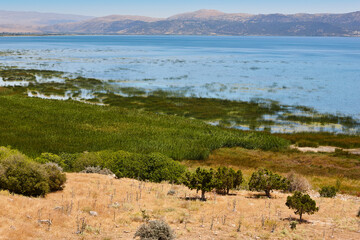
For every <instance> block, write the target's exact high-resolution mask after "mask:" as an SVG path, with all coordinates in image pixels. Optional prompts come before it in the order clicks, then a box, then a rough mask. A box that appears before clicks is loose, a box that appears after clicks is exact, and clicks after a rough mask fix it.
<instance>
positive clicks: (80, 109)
mask: <svg viewBox="0 0 360 240" xmlns="http://www.w3.org/2000/svg"><path fill="white" fill-rule="evenodd" d="M0 112H1V116H2V117H1V124H0V145H5V146H6V145H11V146H13V147H14V148H17V149H19V150H20V151H22V152H24V153H26V154H28V155H29V156H32V157H38V156H39V155H40V154H41V153H43V152H49V153H54V154H61V153H63V152H66V153H81V152H84V151H89V152H96V151H102V150H112V151H118V150H124V151H128V152H134V153H141V154H150V153H152V152H159V153H162V154H164V155H166V156H168V157H170V158H172V159H176V160H180V159H204V158H206V157H208V155H209V153H210V152H211V151H212V150H214V149H218V148H221V147H233V146H241V147H244V148H249V149H264V150H273V149H275V150H276V149H283V148H286V147H287V146H288V142H287V141H286V140H284V139H281V138H278V137H274V136H272V135H270V134H265V133H259V132H256V133H255V132H243V131H239V130H236V129H226V128H220V127H215V126H211V125H209V124H207V123H204V122H203V121H199V120H194V119H187V118H184V117H176V116H168V115H162V114H156V113H149V112H144V111H139V110H135V109H131V110H127V109H125V108H120V107H104V106H96V105H90V104H84V103H79V102H74V101H55V100H44V99H38V98H26V97H23V96H20V95H11V96H3V95H0ZM64 161H65V160H64ZM64 169H65V170H66V168H64ZM81 170H82V169H81Z"/></svg>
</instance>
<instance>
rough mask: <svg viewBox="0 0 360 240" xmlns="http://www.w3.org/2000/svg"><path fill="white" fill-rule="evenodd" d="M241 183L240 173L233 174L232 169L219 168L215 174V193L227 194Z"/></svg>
mask: <svg viewBox="0 0 360 240" xmlns="http://www.w3.org/2000/svg"><path fill="white" fill-rule="evenodd" d="M242 182H243V177H242V172H241V171H240V170H238V171H237V172H235V170H234V169H232V168H227V167H219V168H218V169H217V171H216V173H215V188H216V191H217V192H221V193H226V194H229V191H230V189H235V188H237V187H239V186H240V184H241V183H242Z"/></svg>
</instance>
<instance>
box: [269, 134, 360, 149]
mask: <svg viewBox="0 0 360 240" xmlns="http://www.w3.org/2000/svg"><path fill="white" fill-rule="evenodd" d="M275 135H276V136H279V137H282V138H285V139H287V140H289V141H291V143H293V144H295V143H296V142H299V141H302V140H306V141H309V142H316V143H318V144H319V145H322V146H334V147H341V148H359V147H360V136H359V134H357V135H345V134H334V133H327V132H299V133H292V134H290V133H281V134H280V133H279V134H275Z"/></svg>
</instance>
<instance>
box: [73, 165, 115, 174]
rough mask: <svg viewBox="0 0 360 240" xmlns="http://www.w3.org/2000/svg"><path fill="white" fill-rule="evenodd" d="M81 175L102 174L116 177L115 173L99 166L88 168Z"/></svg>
mask: <svg viewBox="0 0 360 240" xmlns="http://www.w3.org/2000/svg"><path fill="white" fill-rule="evenodd" d="M80 173H97V174H102V175H114V173H113V172H112V171H111V170H109V169H107V168H101V167H99V166H96V167H93V166H88V167H85V169H84V170H82V171H81V172H80Z"/></svg>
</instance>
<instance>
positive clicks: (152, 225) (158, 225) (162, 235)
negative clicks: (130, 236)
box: [134, 220, 175, 240]
mask: <svg viewBox="0 0 360 240" xmlns="http://www.w3.org/2000/svg"><path fill="white" fill-rule="evenodd" d="M136 237H140V239H141V240H172V239H175V235H174V233H173V231H172V229H171V228H170V226H169V225H168V224H167V223H166V222H164V221H159V220H154V221H149V222H148V223H145V224H143V225H141V226H140V227H139V228H138V229H137V230H136V233H135V235H134V238H136Z"/></svg>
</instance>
